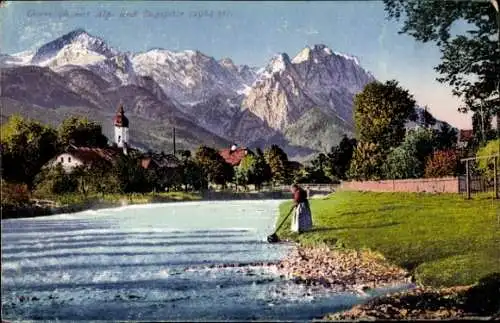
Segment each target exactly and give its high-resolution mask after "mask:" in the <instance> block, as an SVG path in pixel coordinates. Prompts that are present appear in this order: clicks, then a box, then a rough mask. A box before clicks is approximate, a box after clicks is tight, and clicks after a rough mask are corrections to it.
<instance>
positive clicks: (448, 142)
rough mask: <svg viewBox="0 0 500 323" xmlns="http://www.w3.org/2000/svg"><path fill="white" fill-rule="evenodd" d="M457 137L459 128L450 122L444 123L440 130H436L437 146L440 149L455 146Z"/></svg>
mask: <svg viewBox="0 0 500 323" xmlns="http://www.w3.org/2000/svg"><path fill="white" fill-rule="evenodd" d="M457 139H458V133H457V130H456V129H454V128H452V127H451V126H450V125H449V124H448V123H443V124H442V125H441V127H440V128H439V129H438V130H435V148H436V149H438V150H442V149H450V148H455V147H456V145H457Z"/></svg>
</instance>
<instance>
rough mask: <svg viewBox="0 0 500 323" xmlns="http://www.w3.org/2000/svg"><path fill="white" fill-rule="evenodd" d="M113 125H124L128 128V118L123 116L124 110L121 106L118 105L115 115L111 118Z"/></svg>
mask: <svg viewBox="0 0 500 323" xmlns="http://www.w3.org/2000/svg"><path fill="white" fill-rule="evenodd" d="M113 121H114V124H115V126H117V127H125V128H128V119H127V117H126V116H125V112H124V111H123V106H122V105H120V107H119V108H118V111H117V112H116V116H115V118H114V119H113Z"/></svg>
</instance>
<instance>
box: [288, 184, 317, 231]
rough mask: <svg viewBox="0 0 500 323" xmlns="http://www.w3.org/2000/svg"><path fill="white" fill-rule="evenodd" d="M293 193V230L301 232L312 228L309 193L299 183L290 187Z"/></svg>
mask: <svg viewBox="0 0 500 323" xmlns="http://www.w3.org/2000/svg"><path fill="white" fill-rule="evenodd" d="M290 191H291V192H292V194H293V203H294V208H295V214H294V215H293V217H292V225H291V230H292V231H293V232H298V233H299V234H300V233H302V232H305V231H308V230H310V229H311V228H312V216H311V209H310V207H309V201H308V200H307V193H306V191H305V190H303V189H302V188H301V187H300V186H299V185H297V184H293V185H292V187H291V188H290Z"/></svg>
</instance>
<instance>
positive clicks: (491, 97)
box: [384, 0, 500, 128]
mask: <svg viewBox="0 0 500 323" xmlns="http://www.w3.org/2000/svg"><path fill="white" fill-rule="evenodd" d="M384 3H385V10H386V12H387V14H388V17H389V18H391V19H395V20H397V21H401V20H402V21H403V26H402V28H401V31H400V33H404V34H408V35H410V36H412V37H413V38H414V39H415V40H417V41H419V42H423V43H427V42H434V43H436V45H437V46H438V48H439V50H440V51H441V54H442V56H441V63H440V64H439V65H438V66H436V67H435V70H436V71H437V72H438V73H439V74H440V75H441V77H439V78H438V79H437V80H438V81H439V82H442V83H446V84H448V85H450V86H452V87H453V94H454V95H456V96H458V97H460V98H462V99H463V100H464V103H465V105H464V106H463V107H462V108H461V109H460V110H461V111H463V112H466V111H467V110H471V111H473V112H474V114H477V113H478V112H479V111H480V109H486V110H488V111H490V112H491V114H492V115H493V114H496V115H497V125H498V124H500V95H499V87H500V38H499V33H500V14H499V12H498V10H499V9H498V6H499V2H498V0H490V1H486V0H485V1H442V0H426V1H422V0H384ZM495 4H496V6H497V7H496V9H495ZM497 128H498V127H497Z"/></svg>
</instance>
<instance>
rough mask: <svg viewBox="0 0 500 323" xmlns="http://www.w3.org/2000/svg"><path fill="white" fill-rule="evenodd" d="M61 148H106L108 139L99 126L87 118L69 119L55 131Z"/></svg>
mask: <svg viewBox="0 0 500 323" xmlns="http://www.w3.org/2000/svg"><path fill="white" fill-rule="evenodd" d="M57 133H58V137H59V143H60V144H61V146H62V147H66V146H68V145H69V144H73V145H75V146H80V147H107V145H108V138H106V136H105V135H103V133H102V127H101V125H100V124H98V123H96V122H93V121H89V120H88V119H87V118H81V117H75V116H73V117H69V118H67V119H65V120H63V122H62V123H61V124H60V125H59V127H58V129H57Z"/></svg>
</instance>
